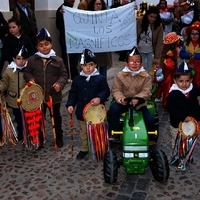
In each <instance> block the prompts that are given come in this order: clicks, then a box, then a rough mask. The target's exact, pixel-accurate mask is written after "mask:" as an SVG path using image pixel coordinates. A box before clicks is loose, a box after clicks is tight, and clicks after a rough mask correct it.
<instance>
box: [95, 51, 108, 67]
mask: <svg viewBox="0 0 200 200" xmlns="http://www.w3.org/2000/svg"><path fill="white" fill-rule="evenodd" d="M95 56H96V58H97V63H98V66H107V67H108V68H109V67H112V54H111V52H103V53H95Z"/></svg>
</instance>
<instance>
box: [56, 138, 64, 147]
mask: <svg viewBox="0 0 200 200" xmlns="http://www.w3.org/2000/svg"><path fill="white" fill-rule="evenodd" d="M56 145H57V147H58V148H62V147H63V139H62V138H59V139H58V138H57V139H56Z"/></svg>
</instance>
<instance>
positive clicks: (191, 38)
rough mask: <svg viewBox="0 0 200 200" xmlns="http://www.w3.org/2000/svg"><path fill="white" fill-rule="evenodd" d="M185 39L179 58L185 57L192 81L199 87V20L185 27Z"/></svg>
mask: <svg viewBox="0 0 200 200" xmlns="http://www.w3.org/2000/svg"><path fill="white" fill-rule="evenodd" d="M186 34H187V39H186V41H185V43H184V44H183V46H182V48H181V51H180V58H182V59H185V61H186V62H187V64H188V67H189V68H191V69H192V70H193V75H194V77H193V83H195V84H196V85H197V86H199V87H200V67H199V66H200V22H199V21H196V22H194V23H193V24H192V25H190V26H189V27H188V28H187V29H186Z"/></svg>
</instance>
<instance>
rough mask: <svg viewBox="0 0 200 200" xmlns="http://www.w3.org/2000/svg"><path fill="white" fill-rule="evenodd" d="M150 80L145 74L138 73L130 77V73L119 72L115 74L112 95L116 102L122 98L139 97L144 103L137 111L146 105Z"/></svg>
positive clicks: (150, 85)
mask: <svg viewBox="0 0 200 200" xmlns="http://www.w3.org/2000/svg"><path fill="white" fill-rule="evenodd" d="M151 88H152V80H151V76H150V75H149V74H148V73H147V72H140V73H139V74H137V75H135V76H132V74H131V73H128V72H123V71H120V72H118V73H117V74H116V76H115V77H114V81H113V86H112V90H111V91H112V95H113V97H114V99H115V101H116V102H118V100H119V99H122V98H124V97H139V98H142V99H144V100H145V103H143V104H140V105H138V106H137V107H136V108H137V109H139V108H141V107H142V106H145V105H146V104H147V102H146V101H147V100H148V99H149V98H150V96H151Z"/></svg>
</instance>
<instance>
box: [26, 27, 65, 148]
mask: <svg viewBox="0 0 200 200" xmlns="http://www.w3.org/2000/svg"><path fill="white" fill-rule="evenodd" d="M36 48H37V50H38V52H36V53H35V55H33V56H31V57H30V58H29V60H28V64H27V67H26V70H25V72H24V78H25V80H26V82H29V81H33V82H35V83H36V84H38V85H40V86H41V87H42V89H43V90H44V104H43V108H44V110H46V108H47V107H48V102H49V101H50V98H49V96H50V95H51V97H52V101H53V102H52V103H53V105H52V106H53V113H54V119H55V120H54V122H55V133H56V145H57V147H58V148H61V147H63V130H62V118H61V114H60V106H61V101H62V89H63V88H64V86H65V85H66V83H67V71H66V69H65V66H64V63H63V60H62V59H61V58H60V57H58V56H56V53H55V51H54V50H53V49H52V39H51V37H50V34H49V32H48V31H47V30H46V29H45V28H42V29H41V30H40V32H39V33H38V34H37V35H36ZM41 139H42V138H41Z"/></svg>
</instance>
